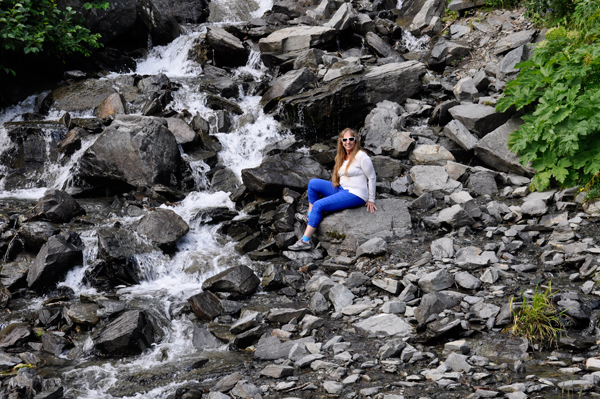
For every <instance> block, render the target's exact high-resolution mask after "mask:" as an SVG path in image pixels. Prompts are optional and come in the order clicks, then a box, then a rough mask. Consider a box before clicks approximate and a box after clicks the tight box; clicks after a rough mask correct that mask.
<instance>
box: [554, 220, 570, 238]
mask: <svg viewBox="0 0 600 399" xmlns="http://www.w3.org/2000/svg"><path fill="white" fill-rule="evenodd" d="M573 238H575V232H573V229H572V228H571V226H570V225H569V222H568V221H566V222H560V223H559V224H558V225H557V226H556V227H555V228H554V230H553V231H552V234H551V235H550V240H551V241H558V242H564V241H569V240H571V239H573Z"/></svg>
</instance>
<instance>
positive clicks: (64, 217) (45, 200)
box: [30, 189, 85, 223]
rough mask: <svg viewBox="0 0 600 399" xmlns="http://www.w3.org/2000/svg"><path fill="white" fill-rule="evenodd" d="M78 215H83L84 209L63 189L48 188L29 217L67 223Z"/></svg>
mask: <svg viewBox="0 0 600 399" xmlns="http://www.w3.org/2000/svg"><path fill="white" fill-rule="evenodd" d="M80 215H85V210H84V209H83V208H82V207H81V206H80V205H79V203H78V202H77V201H75V200H74V199H73V197H71V196H70V195H69V194H68V193H66V192H65V191H62V190H55V189H50V190H48V191H46V193H45V194H44V196H43V197H42V198H40V200H39V201H38V203H37V205H36V206H35V207H34V208H33V210H32V211H31V216H30V219H31V220H47V221H49V222H54V223H67V222H70V221H71V219H73V218H74V217H75V216H80Z"/></svg>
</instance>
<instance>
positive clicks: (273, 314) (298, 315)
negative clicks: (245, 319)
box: [266, 308, 308, 324]
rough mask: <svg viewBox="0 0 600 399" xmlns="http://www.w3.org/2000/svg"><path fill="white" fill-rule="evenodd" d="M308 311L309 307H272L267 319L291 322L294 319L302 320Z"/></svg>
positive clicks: (271, 321)
mask: <svg viewBox="0 0 600 399" xmlns="http://www.w3.org/2000/svg"><path fill="white" fill-rule="evenodd" d="M307 313H308V309H307V308H303V309H293V308H275V309H270V310H269V313H268V314H267V317H266V318H267V320H268V321H269V322H270V323H280V324H286V323H289V322H290V320H292V319H297V320H302V318H303V317H304V315H305V314H307Z"/></svg>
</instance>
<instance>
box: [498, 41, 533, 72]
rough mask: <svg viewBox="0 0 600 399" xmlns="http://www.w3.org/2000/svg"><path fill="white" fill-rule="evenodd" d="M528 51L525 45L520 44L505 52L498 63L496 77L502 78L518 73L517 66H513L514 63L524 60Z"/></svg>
mask: <svg viewBox="0 0 600 399" xmlns="http://www.w3.org/2000/svg"><path fill="white" fill-rule="evenodd" d="M528 53H529V52H528V51H527V47H526V46H520V47H517V48H516V49H514V50H511V51H510V52H509V53H508V54H506V55H505V56H504V58H503V59H502V61H500V63H499V64H498V78H499V79H504V78H506V77H509V76H511V75H514V74H516V73H518V72H519V68H515V65H517V64H518V63H519V62H521V61H524V60H526V59H527V58H528Z"/></svg>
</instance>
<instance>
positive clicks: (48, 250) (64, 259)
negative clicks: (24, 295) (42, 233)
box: [27, 232, 84, 291]
mask: <svg viewBox="0 0 600 399" xmlns="http://www.w3.org/2000/svg"><path fill="white" fill-rule="evenodd" d="M83 248H84V245H83V242H82V241H81V238H80V237H79V235H78V234H77V233H73V232H63V233H61V234H58V235H55V236H52V237H50V238H49V239H48V242H46V243H45V244H44V245H43V246H42V248H41V249H40V252H39V253H38V254H37V256H36V258H35V260H34V261H33V264H32V265H31V267H30V268H29V272H28V274H27V285H28V286H29V288H31V289H34V290H36V291H45V290H47V289H49V288H52V287H54V286H55V285H56V283H58V282H59V281H60V280H61V279H62V278H64V276H65V275H66V274H67V272H68V271H69V270H71V269H72V268H73V267H76V266H80V265H82V264H83Z"/></svg>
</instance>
